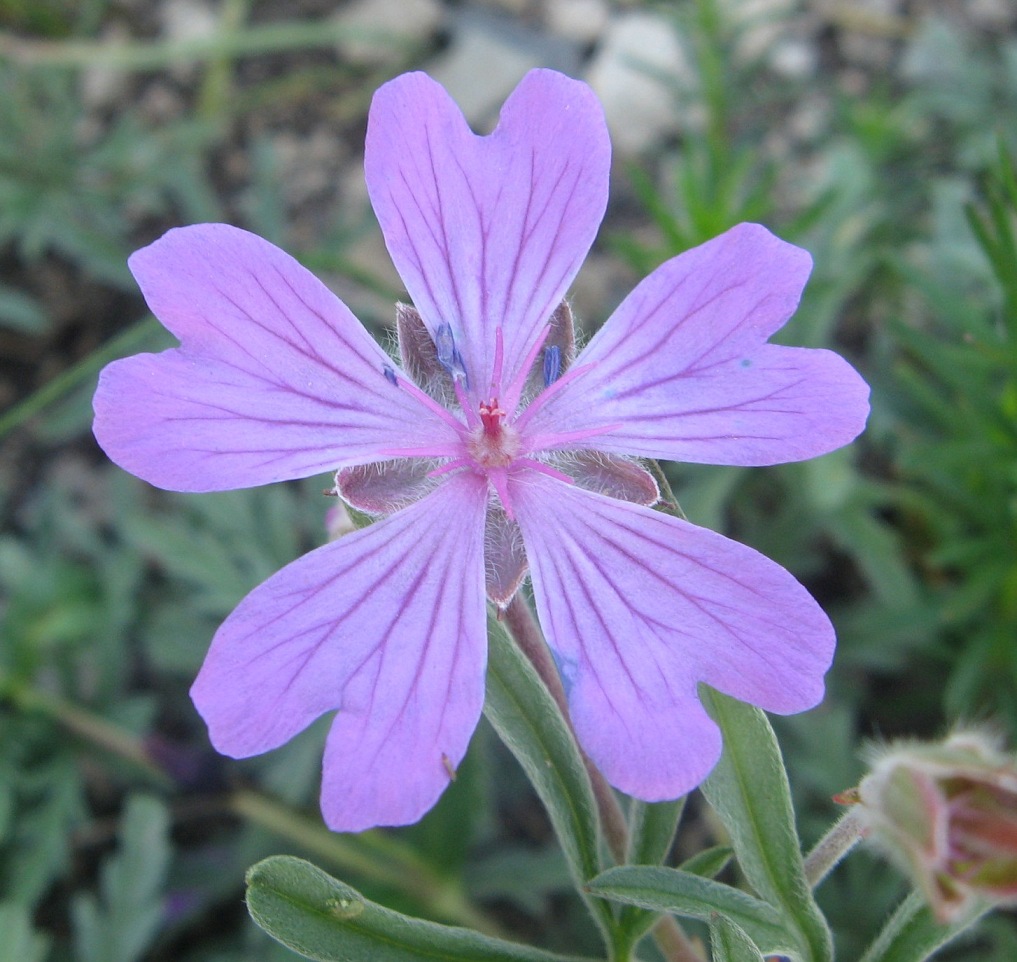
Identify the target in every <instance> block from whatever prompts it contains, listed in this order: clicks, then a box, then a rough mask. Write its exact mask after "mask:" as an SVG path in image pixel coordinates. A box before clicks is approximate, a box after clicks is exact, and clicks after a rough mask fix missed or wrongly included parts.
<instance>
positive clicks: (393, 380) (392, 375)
mask: <svg viewBox="0 0 1017 962" xmlns="http://www.w3.org/2000/svg"><path fill="white" fill-rule="evenodd" d="M381 370H382V373H383V374H384V375H385V380H387V381H388V383H389V384H391V385H392V387H399V379H398V378H397V377H396V372H395V371H394V370H393V369H392V368H391V367H390V366H389V365H388V364H386V365H385V366H384V367H383V368H382V369H381Z"/></svg>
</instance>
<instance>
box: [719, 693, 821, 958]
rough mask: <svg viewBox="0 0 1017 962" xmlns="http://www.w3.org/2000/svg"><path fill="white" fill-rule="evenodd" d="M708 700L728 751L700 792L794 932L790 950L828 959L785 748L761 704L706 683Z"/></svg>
mask: <svg viewBox="0 0 1017 962" xmlns="http://www.w3.org/2000/svg"><path fill="white" fill-rule="evenodd" d="M700 693H701V697H702V700H703V704H704V705H705V706H706V708H707V710H708V711H709V712H710V715H711V716H712V717H713V719H714V721H716V722H717V724H718V725H719V726H720V728H721V731H722V732H723V734H724V752H723V754H722V755H721V758H720V761H719V762H718V763H717V767H716V768H715V769H714V770H713V772H712V773H711V775H710V777H709V778H708V779H707V780H706V781H705V782H704V783H703V785H702V787H701V788H702V792H703V794H704V795H705V796H706V798H707V801H709V803H710V805H711V806H713V808H714V810H715V811H716V812H717V814H718V815H719V816H720V818H721V821H722V822H723V823H724V827H725V828H726V829H727V831H728V832H729V834H730V835H731V841H732V844H733V847H734V850H735V855H736V856H737V858H738V864H739V865H740V866H741V869H742V871H743V872H744V873H745V877H746V879H748V881H749V884H750V885H751V886H752V887H753V888H754V889H755V890H756V892H757V893H758V894H759V896H760V897H761V898H762V899H764V900H765V901H767V902H769V903H770V904H771V905H772V906H774V908H776V909H777V910H778V911H779V912H780V913H781V915H782V916H783V918H784V920H785V922H786V924H787V925H788V927H789V928H791V929H792V930H793V931H794V932H795V934H796V936H797V938H796V940H795V941H796V942H797V945H796V947H795V949H794V951H793V952H791V954H792V955H795V956H797V957H799V958H801V959H802V960H806V962H824V960H825V962H829V960H831V959H832V958H833V943H832V939H831V936H830V929H829V926H828V925H827V924H826V920H825V919H824V918H823V915H822V913H821V912H820V911H819V908H818V906H817V905H816V903H815V900H814V899H813V897H812V891H811V890H810V888H809V885H808V882H807V881H806V879H805V867H804V864H803V859H802V853H801V848H800V845H799V842H798V837H797V834H796V830H795V819H794V811H793V809H792V807H791V792H790V789H789V787H788V783H787V773H786V772H785V771H784V763H783V760H782V759H781V755H780V748H779V747H778V745H777V739H776V737H775V736H774V734H773V729H772V728H771V727H770V723H769V722H768V721H767V719H766V716H765V715H764V714H763V713H762V712H761V711H760V710H759V709H758V708H753V707H752V706H750V705H746V704H744V703H743V702H740V701H737V700H735V699H734V698H729V697H727V696H726V695H722V694H720V693H719V692H716V691H713V690H712V689H710V688H708V687H707V686H705V685H704V686H701V688H700Z"/></svg>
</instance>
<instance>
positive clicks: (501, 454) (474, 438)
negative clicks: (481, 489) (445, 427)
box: [467, 398, 522, 468]
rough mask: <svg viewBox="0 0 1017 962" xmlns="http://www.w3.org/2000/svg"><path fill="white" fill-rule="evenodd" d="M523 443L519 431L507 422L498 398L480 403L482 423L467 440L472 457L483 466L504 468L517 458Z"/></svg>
mask: <svg viewBox="0 0 1017 962" xmlns="http://www.w3.org/2000/svg"><path fill="white" fill-rule="evenodd" d="M521 447H522V445H521V444H520V441H519V434H518V432H517V431H516V430H515V429H514V428H512V427H510V426H509V425H507V424H506V423H505V411H503V410H502V408H501V406H500V405H499V404H498V399H497V398H492V399H491V400H490V401H485V402H483V403H482V404H481V405H480V424H479V425H477V426H476V427H475V428H474V429H473V430H472V431H471V432H470V437H469V440H468V442H467V450H468V451H469V454H470V457H471V458H473V460H474V461H475V462H476V464H477V465H478V466H479V467H482V468H504V467H507V466H508V465H509V464H511V463H512V461H513V460H515V458H516V455H518V454H519V451H520V449H521Z"/></svg>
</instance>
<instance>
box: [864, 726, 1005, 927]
mask: <svg viewBox="0 0 1017 962" xmlns="http://www.w3.org/2000/svg"><path fill="white" fill-rule="evenodd" d="M858 802H859V811H860V816H861V822H862V824H863V825H864V827H865V829H866V830H867V831H868V832H869V833H870V835H871V837H872V839H873V840H874V841H875V842H876V843H877V844H879V845H881V846H882V847H883V848H884V849H885V850H886V851H887V852H888V853H889V855H890V856H891V858H893V859H894V860H895V861H896V862H897V863H898V864H899V865H900V866H901V867H902V868H903V869H904V870H905V871H906V872H907V873H908V874H909V875H910V876H911V877H912V878H913V879H914V881H915V882H916V883H917V885H918V887H919V888H920V889H921V891H922V892H923V893H924V894H925V897H926V898H927V900H928V902H929V904H930V906H931V907H932V909H933V911H934V912H935V914H936V917H937V918H938V919H939V920H940V921H941V922H949V921H952V920H954V919H956V918H957V917H958V916H959V915H961V914H962V913H963V912H964V911H966V910H967V909H968V908H969V907H970V906H971V904H972V903H973V902H975V901H976V900H977V899H979V898H987V899H990V900H992V901H995V902H997V903H999V904H1004V905H1017V762H1015V760H1014V759H1013V758H1012V757H1010V756H1008V755H1006V754H1004V753H1003V752H1002V751H1000V749H999V747H998V744H997V742H996V740H995V739H993V738H992V737H990V736H988V735H985V734H982V733H980V732H960V733H957V734H955V735H952V736H950V737H949V738H947V739H946V740H945V741H944V742H941V743H936V744H921V743H901V744H897V745H893V746H891V747H890V748H889V749H888V750H887V751H886V752H885V753H884V754H882V755H881V756H880V757H879V758H878V759H877V761H876V762H875V764H874V766H873V769H872V772H871V774H869V775H867V776H866V777H865V778H864V779H863V780H862V782H861V784H860V785H859V786H858Z"/></svg>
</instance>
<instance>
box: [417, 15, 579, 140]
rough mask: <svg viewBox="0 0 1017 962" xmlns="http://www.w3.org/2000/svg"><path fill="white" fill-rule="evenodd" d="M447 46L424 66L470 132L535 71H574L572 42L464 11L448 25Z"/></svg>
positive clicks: (488, 119) (493, 114) (575, 57)
mask: <svg viewBox="0 0 1017 962" xmlns="http://www.w3.org/2000/svg"><path fill="white" fill-rule="evenodd" d="M452 28H453V34H452V42H451V44H450V45H449V48H448V49H447V50H446V51H445V52H444V53H443V54H442V55H441V56H440V57H438V58H436V59H435V60H434V61H432V62H431V63H430V64H429V65H427V66H426V68H425V69H426V70H427V72H428V73H429V74H430V75H431V76H432V77H434V79H435V80H437V81H438V82H439V83H440V84H442V85H443V86H444V87H445V89H446V90H448V92H449V93H450V94H451V95H452V97H453V98H454V99H455V101H456V102H457V103H458V104H459V106H460V107H461V108H462V111H463V114H464V115H465V116H466V119H467V120H468V121H469V122H470V124H471V125H473V126H474V128H478V127H479V128H483V127H485V126H489V125H490V123H491V121H492V120H493V119H494V117H496V116H497V112H498V110H499V108H500V107H501V105H502V103H503V102H504V100H505V98H506V97H507V96H508V95H509V94H510V93H511V92H512V90H513V88H514V87H515V86H516V84H517V83H519V81H520V80H522V78H523V76H524V75H525V74H526V72H527V71H529V70H532V69H533V68H534V67H553V68H554V69H556V70H561V71H562V72H564V73H574V72H575V69H576V67H577V65H578V62H579V54H578V50H577V49H576V47H575V45H574V44H569V43H566V42H565V41H563V40H561V39H560V38H556V37H549V36H547V35H546V34H541V33H537V32H536V31H533V30H529V29H527V28H525V27H523V26H521V25H520V24H519V23H518V22H514V21H511V20H506V19H503V18H500V17H497V16H494V15H493V14H485V13H484V12H483V11H464V12H463V13H461V14H459V15H457V16H456V17H455V18H454V19H453V21H452Z"/></svg>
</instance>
